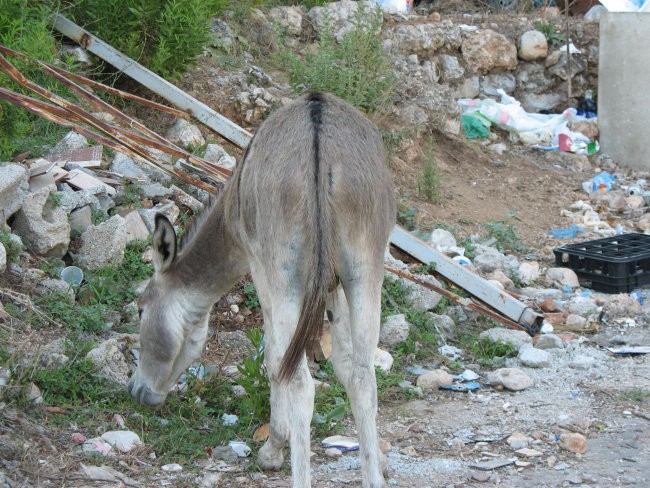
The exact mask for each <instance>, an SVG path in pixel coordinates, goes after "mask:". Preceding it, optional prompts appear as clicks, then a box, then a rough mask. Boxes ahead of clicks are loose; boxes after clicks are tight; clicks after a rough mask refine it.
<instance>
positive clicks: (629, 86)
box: [598, 12, 650, 171]
mask: <svg viewBox="0 0 650 488" xmlns="http://www.w3.org/2000/svg"><path fill="white" fill-rule="evenodd" d="M599 56H600V61H599V68H598V125H599V127H600V145H601V150H602V151H603V152H604V153H606V154H608V155H610V156H611V157H612V158H614V160H616V161H618V162H621V163H622V164H624V165H626V166H628V167H631V168H635V169H639V170H646V171H647V170H650V13H629V12H605V13H604V14H603V16H602V17H601V18H600V54H599Z"/></svg>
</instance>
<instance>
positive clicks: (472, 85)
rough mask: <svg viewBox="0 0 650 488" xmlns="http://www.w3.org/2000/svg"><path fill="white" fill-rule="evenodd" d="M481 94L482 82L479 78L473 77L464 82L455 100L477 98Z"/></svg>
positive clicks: (458, 89)
mask: <svg viewBox="0 0 650 488" xmlns="http://www.w3.org/2000/svg"><path fill="white" fill-rule="evenodd" d="M480 93H481V82H480V80H479V77H478V76H471V77H469V78H465V79H464V80H463V83H462V85H459V86H458V88H457V89H456V91H455V98H477V97H478V96H479V94H480Z"/></svg>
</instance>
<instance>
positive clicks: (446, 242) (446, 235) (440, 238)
mask: <svg viewBox="0 0 650 488" xmlns="http://www.w3.org/2000/svg"><path fill="white" fill-rule="evenodd" d="M429 242H430V243H431V246H433V248H434V249H437V250H438V251H440V252H443V253H444V252H445V251H446V250H447V249H449V248H453V247H457V246H458V244H457V243H456V238H455V237H454V235H453V234H452V233H451V232H449V231H448V230H445V229H435V230H434V231H433V232H432V233H431V238H430V239H429Z"/></svg>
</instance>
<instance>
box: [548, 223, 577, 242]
mask: <svg viewBox="0 0 650 488" xmlns="http://www.w3.org/2000/svg"><path fill="white" fill-rule="evenodd" d="M579 232H587V229H583V228H582V227H580V226H579V225H576V224H571V225H570V226H569V227H568V228H566V229H551V230H549V231H548V233H549V234H550V235H552V236H553V237H555V238H556V239H568V238H572V237H577V236H578V233H579Z"/></svg>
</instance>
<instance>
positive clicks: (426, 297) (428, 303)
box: [401, 275, 442, 310]
mask: <svg viewBox="0 0 650 488" xmlns="http://www.w3.org/2000/svg"><path fill="white" fill-rule="evenodd" d="M414 276H415V277H416V278H418V279H420V280H422V281H424V282H426V283H429V284H432V285H435V286H438V287H442V284H441V283H440V282H439V281H438V280H437V279H435V278H434V277H433V276H431V275H414ZM401 282H402V285H403V286H404V287H405V288H406V297H407V299H408V300H410V301H411V302H412V306H413V308H415V309H418V310H433V309H434V308H436V307H437V306H438V304H439V303H440V300H442V296H441V295H439V294H438V293H436V292H435V291H432V290H429V289H428V288H425V287H424V286H422V285H418V284H417V283H413V282H412V281H410V280H407V279H406V278H402V279H401Z"/></svg>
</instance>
